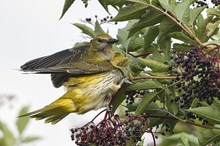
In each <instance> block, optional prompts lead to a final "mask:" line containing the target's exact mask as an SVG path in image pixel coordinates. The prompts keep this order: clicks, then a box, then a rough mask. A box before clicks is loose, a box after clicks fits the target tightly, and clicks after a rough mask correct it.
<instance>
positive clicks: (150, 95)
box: [135, 92, 159, 115]
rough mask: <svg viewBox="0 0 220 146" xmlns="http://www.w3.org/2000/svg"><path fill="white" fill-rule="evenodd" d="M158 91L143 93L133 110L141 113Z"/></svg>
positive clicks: (138, 113)
mask: <svg viewBox="0 0 220 146" xmlns="http://www.w3.org/2000/svg"><path fill="white" fill-rule="evenodd" d="M158 93H159V92H151V93H147V94H145V95H144V97H143V98H142V100H141V102H140V104H139V105H138V107H137V110H136V112H135V114H136V115H141V114H142V113H144V111H145V110H146V109H147V107H148V106H149V104H150V103H151V102H152V101H153V100H154V99H155V98H156V96H157V95H158Z"/></svg>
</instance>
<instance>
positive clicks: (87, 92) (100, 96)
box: [61, 69, 123, 113]
mask: <svg viewBox="0 0 220 146" xmlns="http://www.w3.org/2000/svg"><path fill="white" fill-rule="evenodd" d="M122 78H123V75H122V73H121V72H120V71H119V70H118V69H116V70H112V71H110V72H103V73H99V74H92V75H85V76H80V77H72V78H70V79H69V80H68V82H66V83H64V86H65V87H66V88H67V90H68V91H67V93H66V94H64V95H63V96H62V97H61V99H71V100H72V102H73V105H72V106H73V107H74V108H73V109H72V110H74V111H73V112H78V113H85V112H87V111H89V110H93V109H94V110H96V109H99V108H101V107H104V106H106V105H107V104H108V103H109V101H110V100H111V97H112V94H114V93H115V92H116V91H117V89H118V83H119V82H120V81H121V79H122Z"/></svg>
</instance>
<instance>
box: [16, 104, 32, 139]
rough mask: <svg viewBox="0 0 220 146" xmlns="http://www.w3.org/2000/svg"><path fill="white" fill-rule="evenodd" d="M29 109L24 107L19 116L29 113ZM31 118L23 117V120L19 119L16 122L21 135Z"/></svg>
mask: <svg viewBox="0 0 220 146" xmlns="http://www.w3.org/2000/svg"><path fill="white" fill-rule="evenodd" d="M28 109H29V107H28V106H24V107H23V108H22V109H21V110H20V112H19V114H18V115H23V114H25V113H27V112H28ZM29 120H30V118H29V117H22V118H18V119H17V121H16V126H17V129H18V132H19V134H20V135H21V134H22V133H23V131H24V129H25V128H26V127H27V124H28V122H29Z"/></svg>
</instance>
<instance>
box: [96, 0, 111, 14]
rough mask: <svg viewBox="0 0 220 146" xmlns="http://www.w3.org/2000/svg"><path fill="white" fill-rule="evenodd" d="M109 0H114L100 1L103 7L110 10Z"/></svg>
mask: <svg viewBox="0 0 220 146" xmlns="http://www.w3.org/2000/svg"><path fill="white" fill-rule="evenodd" d="M109 1H111V2H112V1H113V0H99V3H100V4H101V5H102V6H103V8H104V9H105V10H106V11H107V12H108V4H109Z"/></svg>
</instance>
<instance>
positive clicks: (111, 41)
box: [107, 38, 118, 44]
mask: <svg viewBox="0 0 220 146" xmlns="http://www.w3.org/2000/svg"><path fill="white" fill-rule="evenodd" d="M116 42H118V40H117V39H113V38H110V39H108V41H107V43H109V44H114V43H116Z"/></svg>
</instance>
